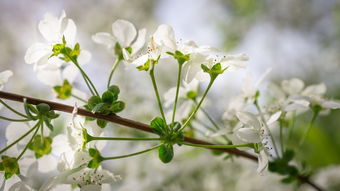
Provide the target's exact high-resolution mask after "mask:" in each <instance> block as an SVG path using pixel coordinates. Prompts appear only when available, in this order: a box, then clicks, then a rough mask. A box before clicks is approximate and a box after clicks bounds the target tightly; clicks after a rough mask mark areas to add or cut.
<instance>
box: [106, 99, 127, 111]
mask: <svg viewBox="0 0 340 191" xmlns="http://www.w3.org/2000/svg"><path fill="white" fill-rule="evenodd" d="M124 109H125V103H124V102H123V101H116V102H114V103H113V104H112V106H111V108H110V111H111V112H112V113H119V112H121V111H123V110H124Z"/></svg>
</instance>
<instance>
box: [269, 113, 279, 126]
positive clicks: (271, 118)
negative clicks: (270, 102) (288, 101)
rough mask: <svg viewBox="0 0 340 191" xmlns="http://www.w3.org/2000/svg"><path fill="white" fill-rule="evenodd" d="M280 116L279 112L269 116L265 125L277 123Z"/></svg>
mask: <svg viewBox="0 0 340 191" xmlns="http://www.w3.org/2000/svg"><path fill="white" fill-rule="evenodd" d="M281 114H282V112H281V111H278V112H276V113H274V114H273V115H272V116H270V118H269V120H268V121H267V124H268V125H270V124H272V123H274V122H275V121H277V120H278V119H279V118H280V116H281Z"/></svg>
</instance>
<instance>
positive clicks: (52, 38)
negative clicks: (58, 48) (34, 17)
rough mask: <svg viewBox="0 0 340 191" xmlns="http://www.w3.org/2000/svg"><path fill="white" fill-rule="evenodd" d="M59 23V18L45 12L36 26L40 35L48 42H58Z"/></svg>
mask: <svg viewBox="0 0 340 191" xmlns="http://www.w3.org/2000/svg"><path fill="white" fill-rule="evenodd" d="M60 25H61V23H60V22H59V19H58V18H57V17H54V16H53V15H51V14H50V13H46V14H45V16H44V19H43V20H41V21H40V22H39V25H38V28H39V31H40V33H41V35H42V36H43V37H44V38H45V39H46V40H47V41H49V42H53V43H56V42H59V41H61V39H60V37H61V36H60V29H61V28H60Z"/></svg>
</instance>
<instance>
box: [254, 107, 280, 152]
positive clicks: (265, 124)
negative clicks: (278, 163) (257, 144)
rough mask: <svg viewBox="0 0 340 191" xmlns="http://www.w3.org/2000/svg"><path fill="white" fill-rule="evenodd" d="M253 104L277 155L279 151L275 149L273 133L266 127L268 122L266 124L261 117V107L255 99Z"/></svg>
mask: <svg viewBox="0 0 340 191" xmlns="http://www.w3.org/2000/svg"><path fill="white" fill-rule="evenodd" d="M254 104H255V107H256V109H257V111H258V112H259V114H260V118H261V120H262V122H263V124H264V127H265V128H266V131H267V132H268V134H269V137H270V140H271V142H272V143H273V147H274V151H275V154H276V156H277V157H279V156H280V155H279V152H278V150H277V147H276V143H275V141H274V138H273V135H272V133H271V132H270V130H269V127H268V124H267V122H266V120H265V119H264V117H263V114H262V111H261V108H260V106H259V104H258V102H257V100H256V101H255V102H254Z"/></svg>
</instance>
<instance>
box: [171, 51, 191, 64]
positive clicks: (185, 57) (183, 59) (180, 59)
mask: <svg viewBox="0 0 340 191" xmlns="http://www.w3.org/2000/svg"><path fill="white" fill-rule="evenodd" d="M167 54H169V55H171V56H173V57H174V58H175V59H176V60H177V62H178V64H180V65H183V64H184V63H185V62H187V61H189V60H190V54H183V53H182V52H181V51H179V50H176V51H175V52H167Z"/></svg>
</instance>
